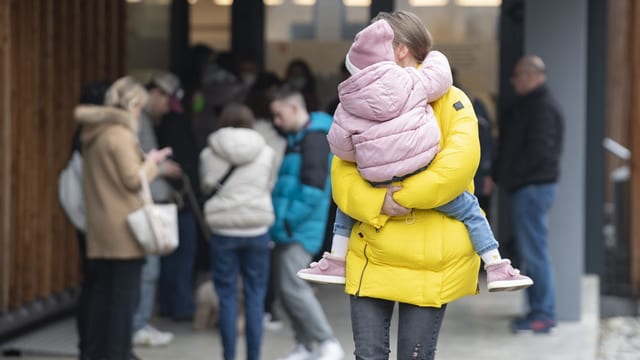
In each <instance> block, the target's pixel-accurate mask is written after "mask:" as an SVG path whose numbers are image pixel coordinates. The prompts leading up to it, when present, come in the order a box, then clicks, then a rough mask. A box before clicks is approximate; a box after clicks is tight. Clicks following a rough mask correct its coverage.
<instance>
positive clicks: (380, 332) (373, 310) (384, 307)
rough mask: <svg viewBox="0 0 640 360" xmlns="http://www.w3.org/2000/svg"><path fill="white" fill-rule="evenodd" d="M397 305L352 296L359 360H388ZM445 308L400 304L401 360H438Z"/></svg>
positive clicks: (399, 333)
mask: <svg viewBox="0 0 640 360" xmlns="http://www.w3.org/2000/svg"><path fill="white" fill-rule="evenodd" d="M394 305H395V302H393V301H388V300H381V299H374V298H366V297H357V296H351V326H352V331H353V341H354V343H355V352H354V354H355V358H356V360H388V359H389V353H390V352H391V349H390V347H389V327H390V325H391V317H392V315H393V307H394ZM445 309H446V305H443V306H442V307H441V308H434V307H419V306H415V305H410V304H404V303H399V304H398V315H399V318H398V354H397V356H396V358H398V359H415V360H432V359H435V353H436V345H437V343H438V334H439V333H440V326H441V325H442V320H443V318H444V312H445Z"/></svg>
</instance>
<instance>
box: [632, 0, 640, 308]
mask: <svg viewBox="0 0 640 360" xmlns="http://www.w3.org/2000/svg"><path fill="white" fill-rule="evenodd" d="M630 16H631V21H630V23H631V31H630V44H629V45H630V46H629V48H630V49H631V68H630V75H631V76H630V77H631V84H632V85H631V94H630V96H631V99H634V101H631V102H630V107H631V114H630V117H629V134H630V137H631V139H630V143H631V153H632V154H633V156H632V158H631V184H630V190H631V202H630V214H629V218H630V219H632V220H631V221H630V223H631V229H630V230H631V231H630V237H631V238H630V239H629V240H630V247H631V254H630V255H631V256H630V259H629V260H630V263H631V294H632V296H634V297H636V298H637V297H638V296H639V295H640V222H638V221H637V220H635V219H638V218H639V217H640V124H639V122H640V103H639V102H638V101H637V99H639V98H640V4H638V2H637V1H633V2H632V5H631V12H630Z"/></svg>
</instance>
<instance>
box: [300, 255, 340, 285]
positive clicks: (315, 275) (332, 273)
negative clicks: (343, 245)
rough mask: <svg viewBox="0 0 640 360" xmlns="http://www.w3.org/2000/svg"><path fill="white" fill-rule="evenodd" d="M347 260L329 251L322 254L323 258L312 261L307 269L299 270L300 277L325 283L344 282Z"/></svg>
mask: <svg viewBox="0 0 640 360" xmlns="http://www.w3.org/2000/svg"><path fill="white" fill-rule="evenodd" d="M344 273H345V261H344V259H342V258H339V257H337V256H333V255H331V254H329V253H328V252H325V253H324V254H322V259H320V261H318V262H315V261H314V262H312V263H311V265H309V267H308V268H307V269H302V270H300V271H298V274H297V275H298V277H299V278H300V279H304V280H307V281H312V282H318V283H324V284H344V283H345V278H344Z"/></svg>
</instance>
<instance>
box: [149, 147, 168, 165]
mask: <svg viewBox="0 0 640 360" xmlns="http://www.w3.org/2000/svg"><path fill="white" fill-rule="evenodd" d="M172 153H173V151H172V150H171V148H170V147H165V148H162V149H160V150H157V149H151V150H150V151H149V152H148V153H147V159H149V160H151V161H153V162H155V163H156V165H159V164H160V163H161V162H163V161H165V160H166V159H167V157H169V155H171V154H172Z"/></svg>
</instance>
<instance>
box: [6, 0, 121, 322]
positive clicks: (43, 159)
mask: <svg viewBox="0 0 640 360" xmlns="http://www.w3.org/2000/svg"><path fill="white" fill-rule="evenodd" d="M125 5H126V4H125V2H124V0H90V1H87V0H55V1H54V0H0V167H1V169H0V315H1V314H2V313H5V312H7V311H11V310H12V309H16V308H18V307H20V306H22V305H25V304H28V303H31V302H33V301H34V300H37V299H42V298H46V297H48V296H51V295H54V294H56V293H60V292H61V291H63V290H65V289H67V288H70V287H74V286H76V285H77V284H78V281H79V280H80V273H79V262H78V253H77V252H78V251H77V244H76V238H75V231H74V229H73V228H72V226H71V225H70V224H69V223H68V221H67V220H66V218H65V217H64V214H63V213H62V210H61V209H60V207H59V205H58V198H57V177H58V173H59V171H60V170H61V169H62V168H63V167H64V165H65V164H66V162H67V160H68V156H69V152H70V146H71V137H72V135H73V130H74V123H73V119H72V111H73V107H74V106H75V105H76V103H77V100H78V98H79V93H80V89H81V86H82V85H83V84H84V83H86V82H89V81H96V80H102V79H109V80H112V79H115V78H117V77H119V76H122V75H123V74H124V70H125V69H124V66H125V63H126V61H125V53H124V49H125V46H124V43H125V36H126V35H125V16H124V15H125Z"/></svg>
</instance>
